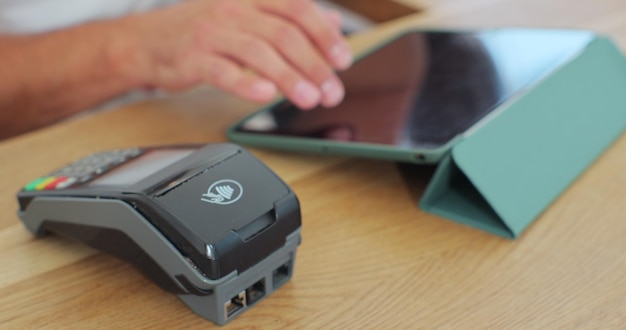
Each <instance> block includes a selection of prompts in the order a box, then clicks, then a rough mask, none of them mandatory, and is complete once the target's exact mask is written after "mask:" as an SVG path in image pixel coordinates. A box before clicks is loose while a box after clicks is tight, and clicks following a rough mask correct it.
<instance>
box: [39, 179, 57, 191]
mask: <svg viewBox="0 0 626 330" xmlns="http://www.w3.org/2000/svg"><path fill="white" fill-rule="evenodd" d="M54 180H56V178H55V177H53V176H51V177H47V178H46V179H45V180H43V181H41V183H39V184H38V185H37V186H35V190H44V189H45V188H46V186H47V185H48V184H49V183H51V182H52V181H54Z"/></svg>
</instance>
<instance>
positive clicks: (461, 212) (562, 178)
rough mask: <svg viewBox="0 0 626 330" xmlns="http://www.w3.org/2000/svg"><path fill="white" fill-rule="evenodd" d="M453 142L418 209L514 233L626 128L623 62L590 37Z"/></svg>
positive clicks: (601, 41)
mask: <svg viewBox="0 0 626 330" xmlns="http://www.w3.org/2000/svg"><path fill="white" fill-rule="evenodd" d="M502 107H503V108H502V109H498V115H497V116H495V117H494V118H492V119H491V120H489V121H487V122H486V123H485V124H484V125H483V126H480V127H479V128H478V129H476V130H474V132H473V133H471V134H470V135H468V136H467V137H466V138H464V139H463V140H461V141H460V142H459V143H458V144H456V145H455V146H454V147H453V148H452V150H451V152H450V153H449V155H448V156H447V157H446V158H444V159H443V161H442V162H441V163H440V164H439V165H438V167H437V170H436V171H435V174H434V176H433V178H432V179H431V181H430V183H429V185H428V187H427V189H426V191H425V193H424V195H423V197H422V199H421V200H420V207H421V208H422V209H424V210H425V211H427V212H431V213H434V214H437V215H440V216H443V217H445V218H449V219H451V220H454V221H458V222H460V223H463V224H466V225H469V226H472V227H476V228H479V229H482V230H485V231H488V232H491V233H494V234H497V235H500V236H504V237H507V238H516V237H518V236H519V235H520V234H521V233H522V232H523V231H524V229H526V228H527V227H528V226H529V225H530V224H531V223H532V222H533V220H535V219H536V218H537V217H538V216H539V215H540V214H541V213H542V211H543V210H545V209H546V208H547V207H548V206H549V204H550V203H551V202H552V201H554V200H555V199H556V198H557V197H558V196H559V194H561V193H562V192H563V190H565V189H566V188H567V187H568V185H570V184H571V183H572V182H573V181H574V180H575V179H576V178H577V177H578V176H579V175H580V174H581V173H582V172H583V171H584V170H585V169H586V168H587V167H588V166H589V165H590V164H591V163H592V162H593V161H594V160H595V159H596V158H597V157H598V156H600V154H601V153H602V152H603V151H604V150H605V149H606V148H607V147H608V146H609V145H610V144H611V143H612V141H614V140H615V139H616V138H617V137H619V136H620V135H621V134H622V132H623V131H624V128H625V127H626V59H625V58H624V56H623V55H622V53H621V52H620V51H619V50H618V49H617V48H616V47H615V46H614V44H613V43H612V42H611V41H610V40H608V39H606V38H603V37H600V36H596V37H594V39H593V41H591V42H590V44H589V45H588V46H587V47H586V48H585V49H584V51H582V52H581V53H580V54H579V55H578V56H576V57H575V58H573V59H572V60H570V61H569V62H568V63H567V64H565V65H563V66H561V67H560V68H558V69H556V70H555V71H554V72H552V73H551V74H550V75H549V76H548V77H546V78H544V79H543V80H541V81H539V82H537V83H535V84H534V85H533V87H532V88H530V89H529V90H527V91H526V92H525V93H524V94H523V95H520V96H518V97H517V98H516V99H515V100H514V101H512V102H508V103H507V104H504V105H502Z"/></svg>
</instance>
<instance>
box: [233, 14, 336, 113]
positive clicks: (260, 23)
mask: <svg viewBox="0 0 626 330" xmlns="http://www.w3.org/2000/svg"><path fill="white" fill-rule="evenodd" d="M249 22H250V24H248V25H247V27H244V29H245V30H247V31H246V32H248V33H250V34H252V35H257V36H259V37H260V38H262V39H264V40H266V41H267V42H268V43H270V44H271V45H272V46H273V47H274V48H275V49H276V50H277V51H278V53H279V54H280V55H281V56H283V57H284V58H285V59H286V60H287V61H288V62H289V63H290V64H292V65H293V66H294V67H295V68H296V69H297V70H298V71H300V72H301V73H302V74H303V75H304V76H305V77H306V78H308V79H309V80H310V81H311V82H312V83H313V84H315V85H317V86H320V87H321V92H322V95H321V103H322V105H324V106H326V107H333V106H336V105H337V104H339V103H340V102H341V100H343V96H344V88H343V84H342V83H341V81H340V80H339V78H337V76H336V75H335V72H334V71H333V70H332V68H331V67H330V66H329V65H328V64H327V62H326V61H325V59H324V58H323V57H322V55H321V54H320V53H319V52H318V51H317V49H316V48H315V47H314V46H313V44H311V42H310V40H309V39H308V38H307V36H306V35H304V33H302V32H301V30H299V29H298V28H297V27H295V26H294V25H293V24H291V23H289V22H287V21H285V20H282V19H279V18H275V17H272V16H268V15H259V14H252V15H250V17H249ZM250 27H262V28H256V29H254V28H250Z"/></svg>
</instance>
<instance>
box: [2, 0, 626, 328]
mask: <svg viewBox="0 0 626 330" xmlns="http://www.w3.org/2000/svg"><path fill="white" fill-rule="evenodd" d="M405 2H406V3H408V4H416V3H417V2H418V1H415V2H412V1H405ZM419 4H420V5H422V6H423V7H425V8H426V11H425V12H424V13H422V14H419V15H418V16H414V17H409V18H405V19H403V20H401V22H396V23H394V24H396V25H397V24H399V25H405V24H415V25H427V26H454V27H483V26H541V27H577V28H589V29H594V30H596V31H599V32H602V33H606V34H608V35H610V36H612V37H613V38H614V39H615V40H616V41H617V42H618V44H619V45H620V46H621V47H622V49H624V48H625V47H626V2H625V1H623V0H598V1H583V0H576V1H566V0H558V1H557V0H553V1H545V0H472V1H460V0H456V1H454V0H420V1H419ZM394 24H392V25H394ZM389 29H393V26H391V27H390V26H387V27H384V28H381V29H377V30H375V31H372V32H371V33H369V34H366V35H361V36H357V37H355V38H354V40H353V41H352V42H353V44H354V47H355V49H362V47H365V46H366V45H367V44H368V42H370V41H371V40H375V39H376V38H377V35H381V34H384V33H385V31H388V30H389ZM625 92H626V91H625ZM623 106H624V107H625V108H626V105H623ZM253 109H254V107H253V106H252V105H251V104H248V103H244V102H242V101H238V100H235V99H233V98H231V97H229V96H225V95H223V94H221V93H218V92H215V91H212V90H209V89H200V90H196V91H193V92H190V93H187V94H184V95H181V96H177V97H171V98H167V99H161V100H154V101H150V102H145V103H141V104H137V105H132V106H126V107H124V108H121V109H117V110H114V111H107V112H101V113H97V114H91V115H86V116H83V117H81V118H78V119H74V120H70V121H66V122H64V123H61V124H58V125H55V126H53V127H49V128H47V129H43V130H40V131H37V132H34V133H31V134H27V135H24V136H21V137H18V138H14V139H11V140H6V141H3V142H1V143H0V159H1V165H0V168H1V169H2V171H3V173H4V179H3V180H2V184H1V187H2V189H1V190H0V209H1V210H2V213H0V260H1V263H0V328H9V329H18V328H19V329H21V328H68V327H69V328H81V329H84V328H96V327H103V328H137V327H145V328H196V327H197V328H206V327H211V326H213V324H212V323H210V322H207V321H205V320H203V319H201V318H200V317H198V316H197V315H195V314H194V313H193V312H191V311H190V310H189V309H188V308H187V307H186V306H185V305H184V304H183V303H182V302H181V301H179V300H178V298H176V297H175V296H173V295H171V294H169V293H166V292H164V291H162V290H161V289H159V288H158V287H157V286H156V285H153V284H152V283H151V282H150V281H148V280H147V279H146V278H144V277H142V276H141V275H140V274H139V272H137V271H136V270H135V269H134V268H133V267H132V266H131V265H129V264H127V263H125V262H122V261H119V260H117V259H115V258H113V257H110V256H108V255H105V254H102V253H98V252H97V251H94V250H92V249H90V248H87V247H85V246H83V245H81V244H78V243H75V242H70V241H67V240H64V239H61V238H58V237H54V236H50V237H46V238H43V239H35V238H33V237H32V236H31V235H30V234H29V233H28V232H27V231H26V230H25V229H24V228H23V227H22V225H21V223H20V221H19V219H18V217H17V216H16V215H15V212H16V210H17V204H16V201H15V197H14V196H15V193H16V192H17V190H19V189H20V187H21V186H22V185H23V184H24V183H26V182H28V181H29V180H31V179H33V178H34V177H37V176H39V175H41V174H43V173H45V172H46V171H48V170H50V169H52V168H54V167H59V166H62V165H64V164H66V163H68V162H69V161H71V160H74V159H76V158H79V157H81V156H84V155H86V154H88V153H90V152H93V151H95V150H106V149H112V148H119V147H127V146H141V145H160V144H175V143H186V142H199V143H203V142H209V141H224V140H225V137H224V131H225V130H226V128H227V127H228V126H229V125H230V124H231V123H233V122H235V121H236V120H238V119H239V118H241V117H242V116H244V115H245V114H247V113H250V112H251V111H252V110H253ZM252 151H253V152H254V153H255V154H256V155H257V156H258V157H260V158H261V159H262V160H263V161H264V162H265V163H266V164H267V165H269V166H270V167H271V168H272V169H274V170H275V171H276V172H277V173H278V174H279V175H280V176H281V177H282V178H283V179H285V180H286V181H287V182H288V183H289V184H290V185H291V186H292V187H293V189H294V190H295V191H296V193H297V194H298V196H299V198H300V201H301V204H302V213H303V231H302V235H303V243H302V245H301V246H300V248H299V250H298V256H297V262H296V267H295V275H294V277H293V279H292V281H290V282H289V283H287V284H286V285H284V286H283V287H282V288H281V289H279V290H278V291H277V292H275V293H274V294H273V295H271V296H269V297H268V298H267V299H265V300H264V301H262V302H260V303H259V304H258V305H256V306H254V307H253V308H251V309H250V310H249V311H247V312H246V313H244V314H243V315H241V316H240V317H238V318H237V319H235V320H234V321H233V322H232V323H230V324H229V325H228V327H233V328H250V327H259V328H283V327H287V328H305V327H309V328H341V329H344V328H349V329H359V328H454V329H473V328H496V329H500V328H530V329H537V328H581V329H588V328H604V329H606V328H624V327H625V326H626V253H625V252H626V221H625V219H626V206H625V205H626V171H624V169H626V137H622V138H621V139H619V140H618V141H617V142H616V143H615V144H614V145H613V146H612V147H611V148H610V149H609V150H608V151H607V152H606V153H605V154H604V155H603V156H602V157H601V158H600V159H599V160H598V161H597V162H596V163H594V165H593V166H591V167H590V168H589V170H588V171H586V172H585V173H584V175H582V176H581V177H580V178H579V179H578V180H577V181H576V182H575V183H574V184H573V185H572V186H571V187H570V188H569V189H568V190H567V191H565V193H564V194H563V195H562V196H561V197H560V198H559V199H558V200H557V201H556V202H555V203H554V204H553V205H551V206H550V207H549V208H548V209H547V210H546V212H544V214H543V215H542V216H541V217H540V218H539V219H538V220H537V221H536V223H534V224H533V225H532V226H531V227H530V228H529V229H528V230H527V231H526V232H525V234H524V235H523V236H522V237H520V238H519V239H518V240H515V241H510V240H505V239H501V238H499V237H495V236H493V235H489V234H486V233H484V232H481V231H478V230H475V229H470V228H467V227H464V226H462V225H459V224H457V223H454V222H452V221H448V220H445V219H442V218H440V217H437V216H433V215H429V214H426V213H424V212H423V211H421V210H419V209H418V208H417V207H416V198H417V197H419V194H420V193H421V192H422V191H423V189H424V186H425V184H426V183H427V180H428V172H429V170H428V169H416V172H415V173H416V175H414V178H413V181H412V185H413V186H412V187H413V188H411V189H409V186H408V184H407V181H405V180H404V177H403V176H402V175H401V174H400V171H399V170H398V167H397V166H396V165H395V164H392V163H388V162H383V161H372V160H359V159H351V158H341V157H323V156H315V155H301V154H291V153H283V152H270V151H262V150H256V149H253V150H252ZM415 191H417V196H416V194H415V193H414V192H415ZM328 192H332V193H331V194H329V193H328Z"/></svg>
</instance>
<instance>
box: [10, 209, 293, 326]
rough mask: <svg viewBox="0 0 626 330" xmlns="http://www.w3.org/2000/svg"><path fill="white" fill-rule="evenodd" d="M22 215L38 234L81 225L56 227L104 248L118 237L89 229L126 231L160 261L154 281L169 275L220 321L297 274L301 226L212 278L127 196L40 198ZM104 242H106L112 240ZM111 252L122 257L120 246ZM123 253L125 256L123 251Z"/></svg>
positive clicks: (188, 298)
mask: <svg viewBox="0 0 626 330" xmlns="http://www.w3.org/2000/svg"><path fill="white" fill-rule="evenodd" d="M18 215H19V216H20V218H21V219H22V221H23V222H24V225H25V226H26V228H27V229H29V230H30V231H31V232H32V233H33V234H35V235H37V236H41V235H45V234H46V233H47V232H48V231H51V228H53V227H52V226H51V225H52V224H56V225H58V224H59V223H62V224H63V225H64V226H65V227H64V228H68V227H71V228H80V230H79V231H75V232H74V233H82V235H71V234H70V233H72V232H71V231H69V230H62V231H60V232H55V231H53V232H55V233H56V234H60V235H63V236H67V237H70V238H74V239H77V240H80V241H83V242H85V243H87V244H89V245H91V246H94V247H96V248H98V249H101V250H106V248H107V247H109V246H114V245H115V244H114V243H113V242H111V243H110V244H105V245H104V248H103V246H102V245H100V246H97V245H93V244H90V243H93V242H90V239H89V238H90V237H92V235H85V234H84V233H87V232H88V231H86V230H87V229H95V230H96V231H99V232H100V233H99V235H96V236H100V237H103V235H104V233H110V232H113V231H115V232H120V233H123V234H124V235H125V236H127V237H129V238H130V239H131V240H132V241H133V243H134V244H136V246H137V247H138V248H140V249H141V250H142V251H143V252H144V253H145V257H146V258H149V259H151V260H152V261H154V264H155V265H156V266H157V267H155V268H151V270H152V271H150V272H148V273H146V272H145V269H144V272H143V273H144V274H147V276H148V277H150V278H151V279H152V280H153V281H157V280H160V281H163V279H166V280H165V281H164V282H168V283H172V285H173V287H174V290H173V292H176V294H177V296H178V297H180V299H182V301H183V302H184V303H185V304H187V306H189V307H190V308H191V309H192V310H193V311H194V312H196V313H197V314H199V315H200V316H202V317H204V318H206V319H208V320H210V321H213V322H215V323H217V324H219V325H223V324H225V323H226V322H228V321H229V320H231V319H232V318H234V317H235V316H238V315H240V314H241V313H243V312H244V311H245V310H247V309H248V308H250V307H251V306H253V305H254V304H256V303H257V302H259V301H260V300H261V299H263V298H265V297H267V296H268V295H269V294H270V293H272V292H273V291H274V290H276V288H278V287H279V286H281V285H282V284H284V283H285V282H287V281H288V280H289V279H290V278H291V276H292V274H293V269H294V265H295V256H296V248H297V247H298V245H299V243H300V229H299V228H298V229H297V230H295V231H294V232H292V233H291V234H290V235H288V236H287V237H286V238H285V244H284V245H283V246H282V247H281V248H279V249H278V250H276V251H274V252H273V253H271V254H269V255H268V256H267V257H266V258H265V259H263V260H261V261H260V262H259V263H257V264H256V265H254V266H252V267H251V268H248V269H247V270H245V271H243V272H242V273H240V274H238V273H237V272H236V271H234V272H231V273H229V274H227V275H225V276H223V277H221V278H219V279H217V280H212V279H209V278H207V277H206V276H204V275H203V274H201V273H200V272H199V271H198V269H197V268H196V267H195V266H194V265H193V264H192V263H191V262H190V261H189V260H188V259H187V258H185V257H184V256H183V255H181V253H180V252H179V251H178V249H176V247H175V246H174V245H173V244H172V243H171V242H170V241H169V240H168V239H167V238H166V237H165V236H163V234H162V233H161V232H160V231H159V230H158V229H156V228H155V227H154V226H153V225H152V224H151V223H150V222H149V221H147V220H146V219H145V218H144V217H143V215H141V214H140V213H138V212H137V211H136V210H135V209H134V208H133V207H131V206H129V205H128V204H126V203H125V202H123V201H120V200H114V199H97V198H72V197H37V198H35V199H34V200H33V201H32V202H30V203H29V205H28V207H27V208H26V209H25V210H24V211H22V212H19V213H18ZM57 228H58V227H57ZM68 234H70V235H68ZM104 238H106V237H104ZM104 241H105V242H106V239H105V240H104ZM107 252H109V253H111V254H113V255H116V256H120V255H119V251H118V253H116V252H115V251H107ZM121 257H122V259H124V258H123V257H124V256H123V255H122V256H121ZM143 259H145V258H143ZM134 264H135V266H137V267H138V268H139V269H140V270H142V264H140V263H138V262H137V260H135V261H134ZM155 269H159V270H160V271H161V272H162V273H163V274H164V275H163V276H161V277H154V274H155V273H154V270H155ZM151 275H152V276H151ZM162 287H163V286H162ZM168 291H172V290H168Z"/></svg>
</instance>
